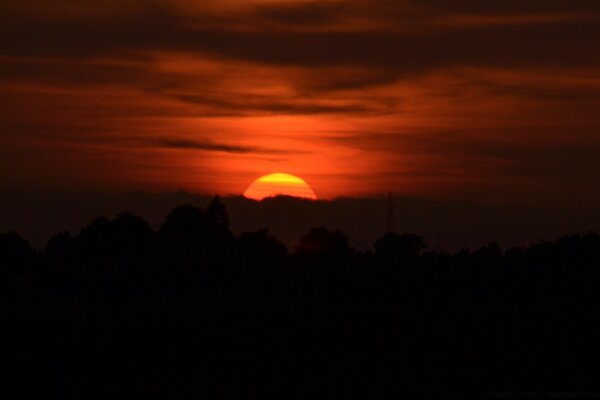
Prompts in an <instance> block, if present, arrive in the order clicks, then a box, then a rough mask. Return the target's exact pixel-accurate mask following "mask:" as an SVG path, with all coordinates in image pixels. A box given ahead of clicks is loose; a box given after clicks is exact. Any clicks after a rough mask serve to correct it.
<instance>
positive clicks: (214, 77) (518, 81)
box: [0, 0, 600, 206]
mask: <svg viewBox="0 0 600 400" xmlns="http://www.w3.org/2000/svg"><path fill="white" fill-rule="evenodd" d="M491 3H493V4H491ZM271 172H287V173H291V174H295V175H298V176H301V177H302V178H304V179H305V180H307V181H308V182H309V183H310V185H311V186H312V187H313V189H314V190H315V192H316V193H317V195H318V196H319V197H321V198H334V197H336V196H372V195H377V196H380V195H382V194H384V193H386V192H387V191H389V190H394V191H395V192H397V193H400V194H409V195H417V196H427V197H433V198H467V199H473V200H485V201H494V202H505V201H506V202H526V203H533V204H546V203H549V204H554V205H555V204H567V205H587V206H589V205H593V206H595V205H597V204H599V203H600V185H599V184H598V181H599V178H600V3H599V2H598V1H596V0H593V1H577V0H573V1H564V0H546V1H535V0H519V1H516V0H504V1H494V2H485V1H480V0H478V1H474V0H473V1H471V0H424V1H416V0H415V1H404V0H393V1H392V0H370V1H367V0H353V1H336V0H332V1H290V0H286V1H283V0H280V1H275V0H252V1H248V0H244V1H241V0H218V1H217V0H214V1H207V0H202V1H192V0H187V1H183V0H181V1H178V0H170V1H169V0H163V1H160V0H153V1H141V0H138V1H135V0H120V1H117V0H103V1H100V0H88V1H75V0H60V1H58V0H55V1H52V2H50V1H47V0H29V1H22V0H19V1H17V0H14V1H10V0H7V1H3V2H2V4H1V5H0V184H1V185H2V186H5V187H11V188H15V187H16V188H25V189H30V188H34V189H39V188H60V189H69V190H90V189H94V190H107V191H122V190H138V189H139V190H152V191H154V190H176V189H185V190H189V191H194V192H199V193H215V192H217V193H220V194H241V193H242V192H243V191H244V189H245V188H246V186H247V185H248V184H249V183H250V182H252V181H253V180H254V179H256V178H257V177H258V176H260V175H263V174H267V173H271Z"/></svg>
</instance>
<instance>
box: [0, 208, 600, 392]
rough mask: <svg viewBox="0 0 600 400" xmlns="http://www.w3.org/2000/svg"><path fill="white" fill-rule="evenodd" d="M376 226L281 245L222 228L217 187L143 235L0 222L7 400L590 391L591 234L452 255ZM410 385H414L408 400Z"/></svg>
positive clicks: (95, 225) (111, 225) (594, 259)
mask: <svg viewBox="0 0 600 400" xmlns="http://www.w3.org/2000/svg"><path fill="white" fill-rule="evenodd" d="M426 249H427V247H426V244H425V242H424V240H423V238H421V237H420V236H417V235H414V234H402V235H398V234H395V233H388V234H385V235H383V236H382V237H381V238H380V239H378V240H377V241H376V242H375V244H374V247H373V251H372V252H371V251H364V252H360V251H358V252H357V251H354V250H353V249H352V248H351V247H350V245H349V242H348V238H347V237H346V236H345V235H344V234H343V233H342V232H340V231H339V230H330V229H327V228H325V227H322V226H321V227H316V228H312V229H310V230H309V232H307V234H306V235H304V236H302V237H301V238H300V240H299V243H298V246H297V247H296V248H295V251H294V253H293V254H290V253H289V252H288V250H287V248H286V247H285V246H284V245H283V244H282V243H281V242H280V241H279V240H277V238H276V237H274V236H273V235H272V234H270V233H269V231H268V230H266V229H263V230H258V231H256V232H244V233H241V234H239V235H237V236H236V235H233V234H232V232H231V231H230V228H229V217H228V214H227V210H226V209H225V206H224V205H223V203H222V202H221V200H220V199H219V198H218V197H216V198H214V199H213V200H212V201H211V203H210V204H209V205H208V206H207V207H206V208H204V209H203V208H199V207H194V206H192V205H186V206H181V207H177V208H175V209H174V210H172V211H171V212H170V213H169V214H168V216H167V217H166V219H165V221H164V223H163V224H162V225H161V226H160V227H159V229H158V231H157V232H155V231H154V230H153V229H152V228H151V227H150V226H149V224H148V223H147V222H146V221H144V220H143V219H141V218H139V217H136V216H134V215H132V214H130V213H123V214H119V215H118V216H117V217H116V218H114V219H108V218H103V217H101V218H97V219H95V220H93V221H92V222H91V223H90V224H89V225H88V226H85V227H84V228H83V229H81V231H80V232H79V233H77V234H74V235H71V234H69V233H66V232H64V233H60V234H57V235H55V236H54V237H53V238H52V239H51V240H50V241H49V242H48V245H47V246H46V248H45V250H44V251H42V252H38V251H35V250H34V249H33V248H32V247H31V246H30V245H29V243H28V242H27V241H25V240H24V239H22V238H20V237H19V236H18V235H16V234H15V233H9V234H0V287H1V288H2V289H3V290H2V292H1V293H0V294H1V296H2V297H1V299H2V300H3V302H2V304H3V306H4V308H3V309H2V310H3V311H4V313H3V314H2V316H3V318H4V320H3V322H4V323H5V327H6V328H5V332H6V333H8V336H9V338H8V339H7V340H6V341H5V345H6V347H7V348H8V349H7V350H8V351H6V352H4V353H3V354H6V356H5V360H7V362H8V364H9V365H10V367H11V368H10V369H9V370H10V372H9V373H10V375H6V376H5V378H4V379H5V381H4V382H3V384H4V388H6V390H7V391H8V397H7V398H18V397H19V396H20V397H23V398H36V397H38V398H39V397H52V398H54V397H55V398H65V399H79V398H95V397H98V398H109V397H114V396H115V393H119V394H120V395H123V396H128V397H156V398H182V399H186V398H199V397H208V398H212V397H216V398H245V397H248V394H250V395H252V394H255V395H261V396H267V395H272V396H278V397H284V398H290V397H298V398H314V397H331V398H336V397H337V398H352V397H357V396H359V397H364V398H390V397H430V398H438V397H441V398H444V397H449V396H454V395H455V396H458V397H476V398H482V397H486V396H488V395H489V394H490V393H495V392H496V391H498V392H501V393H509V392H516V391H527V390H541V389H543V390H547V391H552V390H554V391H560V390H564V389H563V388H565V387H568V388H576V389H577V390H579V389H581V390H583V389H588V388H594V387H595V385H596V384H597V368H596V366H597V364H598V363H599V362H600V345H599V344H598V340H597V338H598V336H599V335H600V328H599V327H598V324H597V321H596V320H597V315H598V314H599V313H600V292H599V291H598V287H599V286H600V237H599V236H598V234H596V233H586V234H573V235H568V236H564V237H561V238H558V239H557V240H554V241H540V242H538V243H534V244H532V245H530V246H527V247H518V248H508V249H505V250H504V249H502V248H501V247H500V245H499V244H498V243H495V242H492V243H490V244H488V245H486V246H483V247H481V248H479V249H475V250H473V251H471V250H468V249H464V250H463V251H460V252H457V253H455V254H447V253H440V252H435V251H429V252H427V251H426ZM423 393H425V396H423Z"/></svg>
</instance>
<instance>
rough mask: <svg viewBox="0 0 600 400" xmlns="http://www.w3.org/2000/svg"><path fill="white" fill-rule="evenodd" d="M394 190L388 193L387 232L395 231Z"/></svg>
mask: <svg viewBox="0 0 600 400" xmlns="http://www.w3.org/2000/svg"><path fill="white" fill-rule="evenodd" d="M394 231H395V229H394V192H391V191H390V192H389V193H388V199H387V227H386V233H392V232H394Z"/></svg>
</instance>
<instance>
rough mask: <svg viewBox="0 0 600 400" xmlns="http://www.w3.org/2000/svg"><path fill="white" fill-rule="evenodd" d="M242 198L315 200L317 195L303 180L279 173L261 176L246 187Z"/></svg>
mask: <svg viewBox="0 0 600 400" xmlns="http://www.w3.org/2000/svg"><path fill="white" fill-rule="evenodd" d="M244 196H245V197H247V198H249V199H254V200H262V199H264V198H267V197H274V196H292V197H301V198H305V199H312V200H316V199H317V195H316V194H315V192H314V191H313V190H312V189H311V188H310V186H308V183H306V181H305V180H304V179H302V178H299V177H297V176H294V175H290V174H284V173H280V172H278V173H274V174H268V175H264V176H261V177H260V178H258V179H257V180H255V181H254V182H252V183H251V184H250V186H248V189H246V191H245V192H244Z"/></svg>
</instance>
